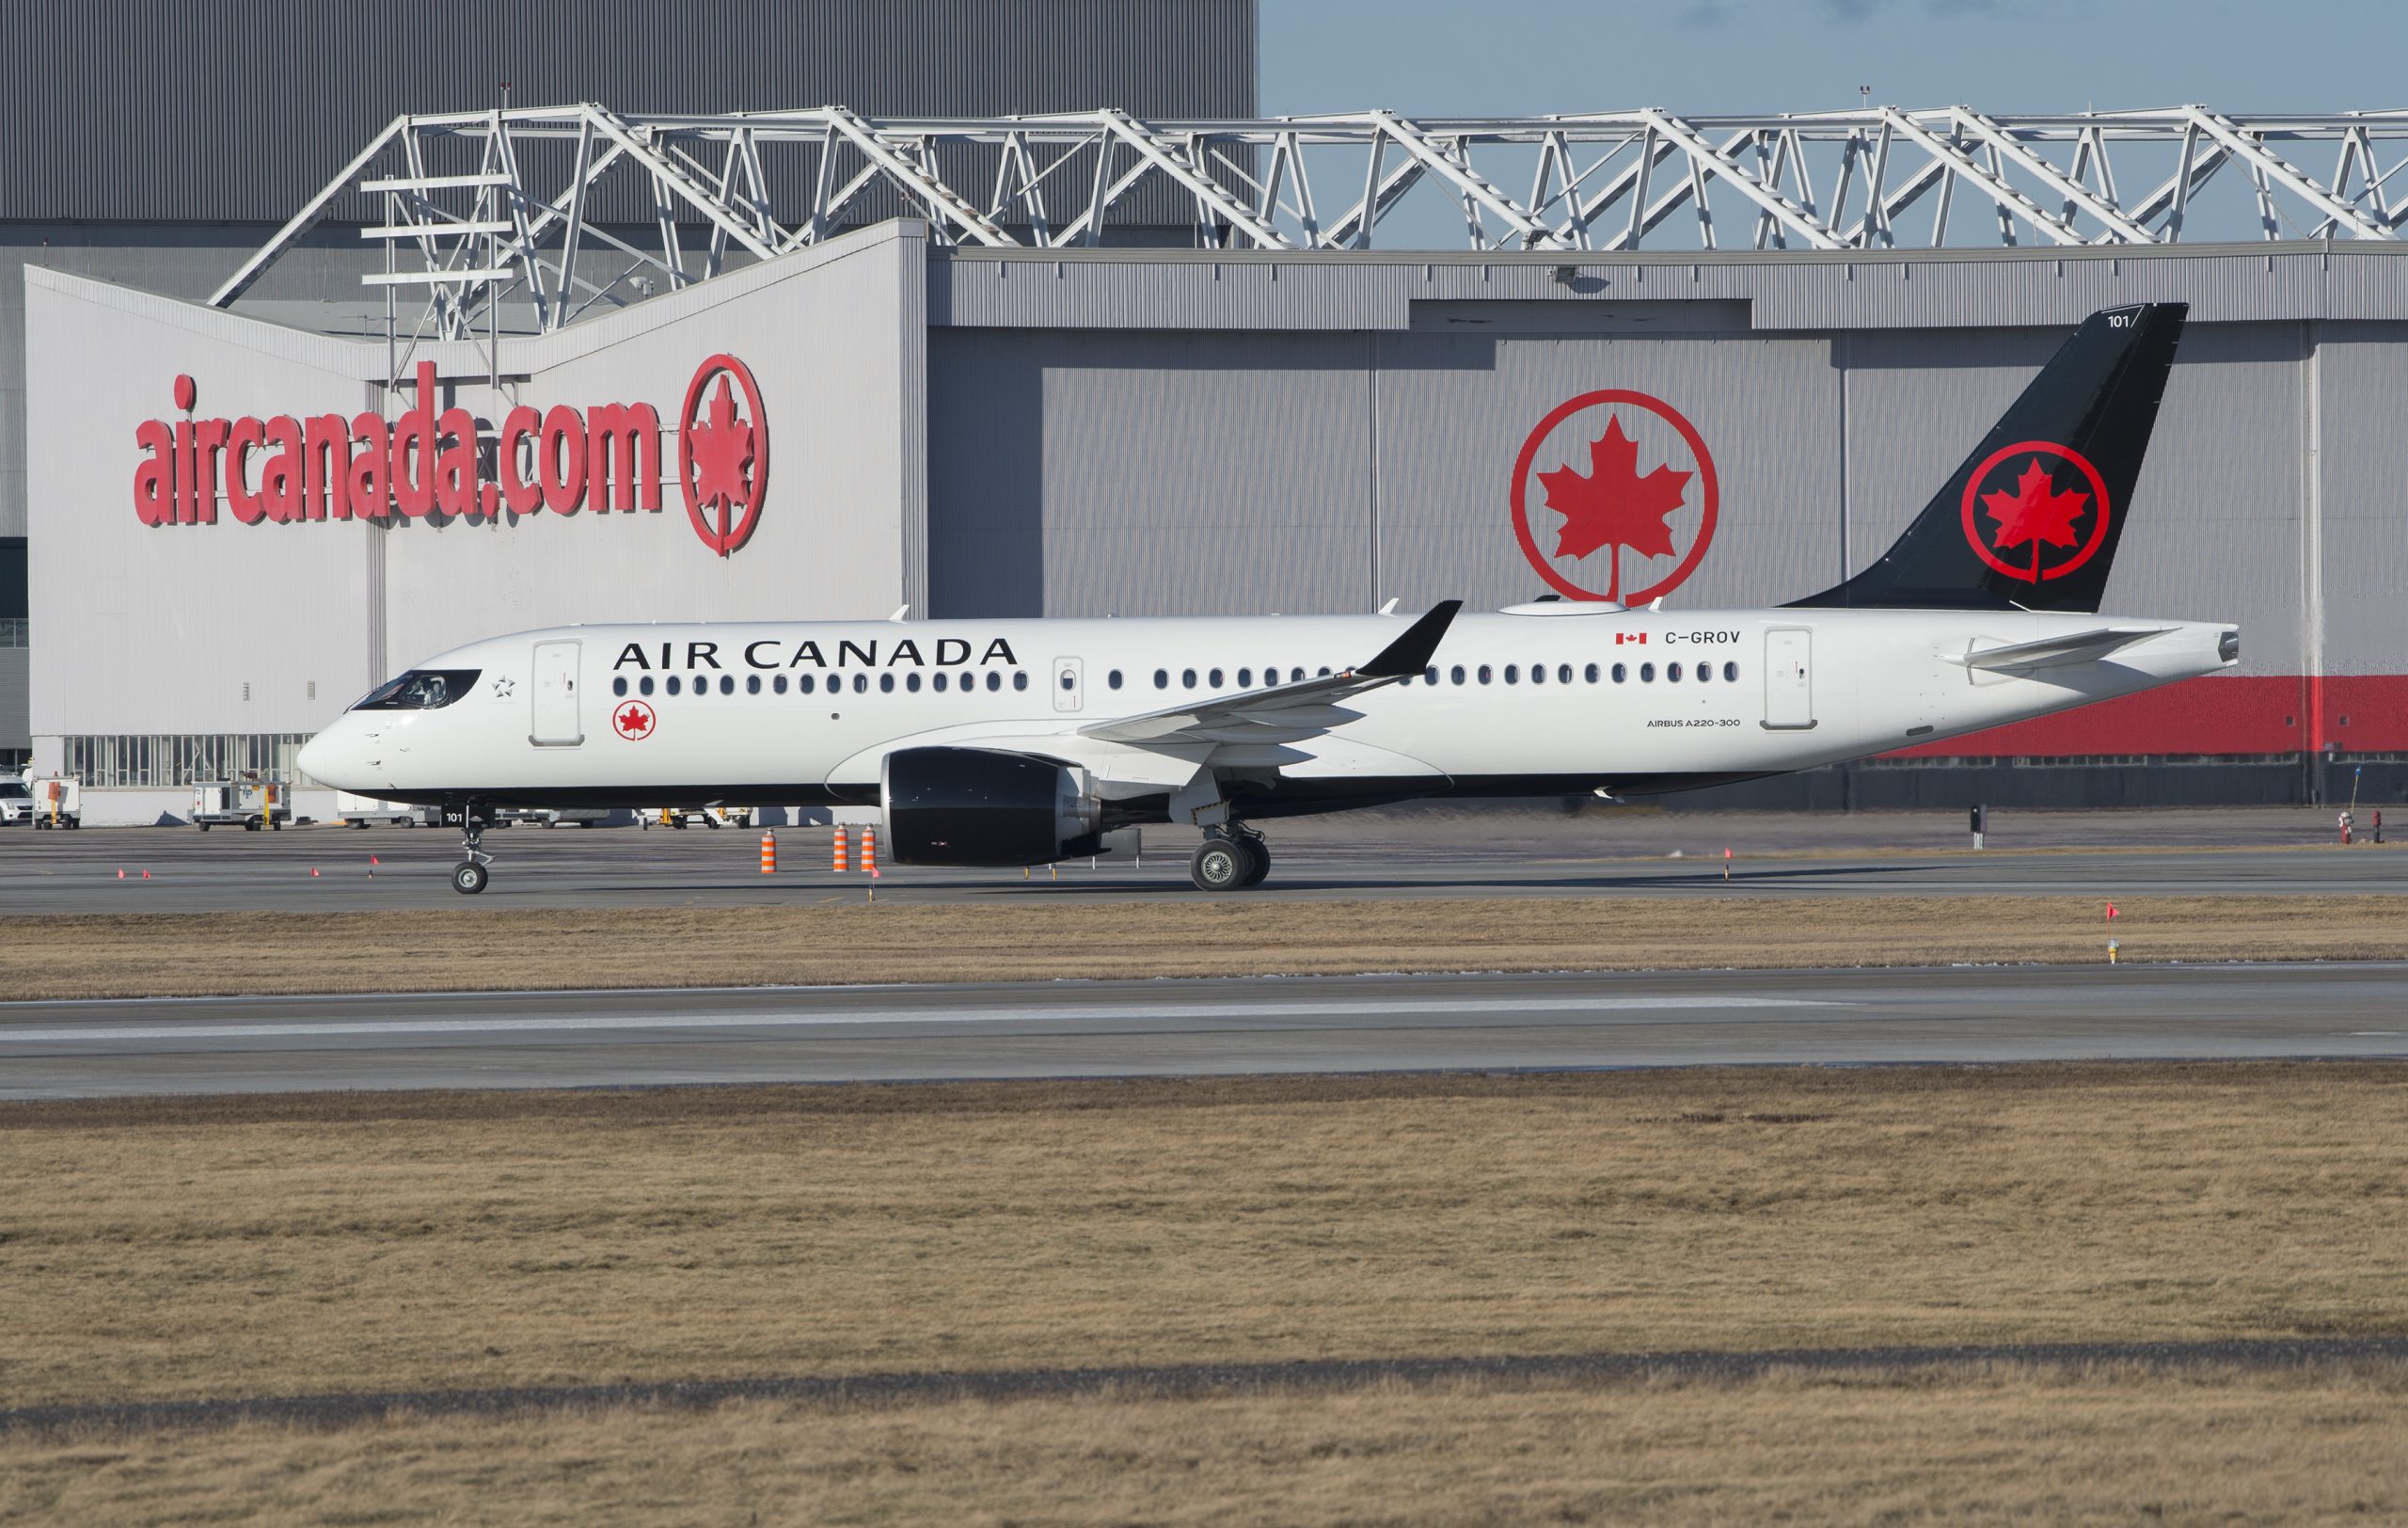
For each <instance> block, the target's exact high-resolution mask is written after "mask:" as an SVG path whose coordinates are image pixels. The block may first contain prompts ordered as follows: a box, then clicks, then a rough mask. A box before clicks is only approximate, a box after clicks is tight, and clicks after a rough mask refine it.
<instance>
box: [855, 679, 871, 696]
mask: <svg viewBox="0 0 2408 1528" xmlns="http://www.w3.org/2000/svg"><path fill="white" fill-rule="evenodd" d="M853 693H854V694H857V695H866V694H868V693H869V676H868V675H866V674H856V675H854V676H853Z"/></svg>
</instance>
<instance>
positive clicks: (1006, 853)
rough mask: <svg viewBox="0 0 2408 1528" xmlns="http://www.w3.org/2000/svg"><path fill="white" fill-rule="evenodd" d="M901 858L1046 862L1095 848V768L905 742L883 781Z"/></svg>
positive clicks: (892, 847) (882, 797)
mask: <svg viewBox="0 0 2408 1528" xmlns="http://www.w3.org/2000/svg"><path fill="white" fill-rule="evenodd" d="M879 801H880V804H881V805H882V806H883V807H884V809H885V813H886V832H887V838H888V843H889V852H890V853H891V854H892V855H893V857H894V859H895V863H897V864H899V865H1046V864H1050V863H1052V862H1053V861H1054V860H1058V859H1068V858H1069V857H1070V856H1072V855H1076V854H1088V853H1093V852H1095V849H1096V845H1097V842H1098V839H1097V829H1098V826H1099V820H1100V814H1101V804H1100V803H1099V802H1098V801H1097V800H1096V798H1095V796H1094V795H1093V794H1092V793H1091V792H1090V790H1089V789H1088V782H1087V779H1086V772H1085V771H1084V770H1078V769H1074V768H1072V767H1070V766H1069V765H1066V764H1062V763H1059V762H1057V761H1056V760H1054V759H1050V758H1039V757H1037V756H1034V755H1030V754H1012V753H1006V752H1004V751H1003V750H1001V749H994V748H903V749H898V750H896V751H895V752H894V753H892V754H889V755H887V756H886V766H885V769H884V770H883V772H882V773H881V777H880V780H879Z"/></svg>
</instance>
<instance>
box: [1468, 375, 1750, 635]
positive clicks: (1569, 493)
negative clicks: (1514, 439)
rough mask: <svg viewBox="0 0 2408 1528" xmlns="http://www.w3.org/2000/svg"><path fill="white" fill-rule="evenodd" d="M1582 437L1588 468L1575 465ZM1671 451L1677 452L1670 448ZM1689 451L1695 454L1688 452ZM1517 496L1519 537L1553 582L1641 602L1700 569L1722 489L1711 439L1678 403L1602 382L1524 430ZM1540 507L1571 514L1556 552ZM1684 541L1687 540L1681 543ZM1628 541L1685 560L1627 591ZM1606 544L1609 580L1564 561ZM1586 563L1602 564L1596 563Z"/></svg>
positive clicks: (1578, 595) (1631, 546)
mask: <svg viewBox="0 0 2408 1528" xmlns="http://www.w3.org/2000/svg"><path fill="white" fill-rule="evenodd" d="M1600 410H1603V411H1604V412H1605V414H1606V418H1605V419H1604V420H1603V421H1602V422H1600V421H1598V420H1597V419H1596V414H1597V412H1598V411H1600ZM1634 432H1636V433H1634ZM1667 432H1669V434H1668V433H1667ZM1674 441H1677V444H1674V443H1673V442H1674ZM1583 442H1585V443H1586V444H1587V446H1588V452H1589V470H1588V471H1586V472H1582V471H1581V470H1579V469H1578V468H1577V467H1576V466H1574V465H1572V463H1573V462H1575V461H1577V460H1578V454H1579V450H1580V446H1581V444H1582V443H1583ZM1642 447H1643V448H1644V449H1645V450H1646V453H1647V459H1648V462H1649V463H1650V466H1649V469H1648V470H1647V471H1645V472H1643V473H1642V472H1641V471H1640V470H1639V468H1640V452H1641V450H1642ZM1665 452H1671V453H1673V454H1671V455H1665V454H1663V453H1665ZM1542 453H1545V455H1544V456H1542ZM1681 453H1686V454H1687V460H1686V461H1683V460H1682V456H1681ZM1567 458H1569V459H1567ZM1542 460H1547V461H1556V462H1562V463H1564V465H1563V466H1560V467H1558V468H1555V469H1554V470H1550V471H1545V472H1542V471H1540V470H1538V467H1539V464H1540V462H1541V461H1542ZM1675 463H1680V465H1677V466H1676V465H1674V464H1675ZM1508 499H1509V501H1510V502H1511V504H1512V507H1513V536H1514V539H1515V540H1516V541H1517V542H1519V543H1520V544H1521V548H1522V555H1523V557H1524V558H1526V559H1528V560H1529V565H1530V567H1531V569H1532V570H1533V571H1534V572H1536V573H1537V574H1538V576H1539V577H1540V578H1541V579H1543V580H1545V581H1546V583H1547V585H1548V587H1550V588H1552V589H1554V590H1555V591H1556V592H1557V593H1559V594H1563V595H1568V596H1570V597H1572V598H1574V599H1609V600H1620V601H1624V602H1626V603H1629V604H1634V605H1637V604H1643V603H1645V602H1646V601H1648V600H1650V599H1654V598H1656V597H1658V596H1661V595H1665V594H1669V593H1670V592H1671V591H1672V590H1674V589H1677V588H1679V587H1680V586H1681V585H1682V584H1683V583H1685V582H1687V580H1688V577H1689V575H1690V574H1692V573H1694V572H1696V571H1697V568H1698V564H1699V563H1700V562H1701V561H1703V558H1704V556H1705V552H1706V549H1707V548H1708V547H1710V546H1712V545H1713V543H1714V526H1715V520H1716V518H1717V516H1718V512H1719V506H1720V504H1721V499H1722V494H1721V488H1720V486H1719V480H1718V479H1717V477H1716V474H1715V470H1714V457H1713V455H1712V454H1710V453H1709V452H1707V450H1706V449H1705V439H1704V438H1703V436H1701V435H1699V434H1698V432H1697V426H1696V425H1694V424H1691V423H1690V422H1688V421H1687V419H1686V418H1684V417H1683V416H1682V414H1681V411H1680V410H1679V409H1677V408H1674V407H1673V406H1671V404H1668V403H1666V402H1665V401H1664V400H1663V399H1661V398H1656V397H1651V396H1649V395H1648V394H1646V393H1644V392H1635V391H1633V390H1630V389H1628V388H1600V389H1599V390H1596V391H1594V392H1583V393H1580V394H1578V395H1577V396H1576V397H1571V398H1566V399H1565V400H1564V401H1563V402H1561V403H1560V404H1558V405H1556V406H1554V407H1553V408H1551V409H1549V410H1548V411H1547V413H1546V416H1545V418H1544V419H1542V420H1540V421H1539V422H1538V423H1537V424H1536V425H1535V426H1534V427H1532V429H1531V430H1530V433H1529V435H1528V436H1526V437H1525V438H1523V440H1522V450H1521V454H1520V455H1519V456H1517V457H1516V458H1515V459H1514V462H1513V488H1512V491H1511V493H1510V494H1509V495H1508ZM1540 509H1548V510H1552V511H1554V512H1555V513H1556V514H1558V515H1560V516H1562V517H1563V523H1562V525H1561V526H1560V527H1559V528H1558V530H1557V533H1556V538H1555V549H1554V551H1553V552H1552V553H1550V552H1548V551H1547V550H1546V549H1544V548H1543V547H1542V546H1541V545H1540V542H1539V536H1538V534H1537V527H1535V526H1534V525H1533V524H1532V523H1531V521H1532V518H1533V517H1534V514H1535V512H1536V511H1538V510H1540ZM1675 510H1679V511H1681V512H1682V514H1681V517H1680V520H1679V523H1678V524H1677V525H1676V524H1674V522H1673V519H1672V513H1673V511H1675ZM1683 541H1686V545H1685V546H1684V545H1680V544H1679V543H1681V542H1683ZM1624 550H1629V551H1634V552H1637V553H1639V554H1640V556H1642V557H1649V558H1656V557H1672V558H1676V559H1677V561H1676V562H1675V563H1674V564H1673V565H1672V570H1671V572H1669V573H1665V574H1662V575H1661V576H1659V577H1656V579H1655V581H1654V582H1652V583H1649V584H1648V585H1647V586H1646V587H1644V588H1641V589H1636V590H1628V591H1625V590H1624V588H1623V581H1622V575H1623V567H1622V565H1623V561H1624V558H1623V553H1624ZM1599 551H1603V552H1605V553H1606V559H1605V561H1606V577H1605V579H1604V580H1602V582H1603V584H1604V587H1603V588H1602V589H1595V588H1584V587H1583V586H1582V585H1581V584H1580V583H1578V582H1576V581H1575V579H1574V575H1575V573H1576V572H1577V571H1579V570H1578V569H1576V568H1573V567H1570V566H1567V565H1565V560H1566V559H1573V558H1580V559H1586V558H1589V557H1591V556H1592V555H1593V554H1595V553H1597V552H1599ZM1585 566H1586V567H1588V568H1591V569H1593V567H1594V564H1593V563H1588V564H1585ZM1642 566H1644V565H1642ZM1646 576H1648V575H1646V574H1641V575H1640V577H1646ZM1591 577H1592V581H1596V580H1594V578H1593V574H1592V575H1591Z"/></svg>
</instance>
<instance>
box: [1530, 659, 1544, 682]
mask: <svg viewBox="0 0 2408 1528" xmlns="http://www.w3.org/2000/svg"><path fill="white" fill-rule="evenodd" d="M1530 682H1531V683H1532V684H1545V683H1546V665H1545V663H1532V664H1531V665H1530Z"/></svg>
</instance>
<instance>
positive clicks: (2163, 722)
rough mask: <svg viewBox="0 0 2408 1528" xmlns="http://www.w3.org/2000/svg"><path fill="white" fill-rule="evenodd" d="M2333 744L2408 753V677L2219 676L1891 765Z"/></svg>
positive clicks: (1983, 735) (1969, 737)
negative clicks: (1932, 760)
mask: <svg viewBox="0 0 2408 1528" xmlns="http://www.w3.org/2000/svg"><path fill="white" fill-rule="evenodd" d="M2328 745H2330V746H2333V747H2337V748H2338V749H2340V750H2341V751H2342V752H2344V753H2351V754H2364V753H2376V752H2390V751H2393V750H2400V749H2408V674H2349V675H2327V676H2324V677H2322V678H2316V679H2311V678H2309V677H2307V676H2303V675H2295V674H2294V675H2251V676H2222V675H2210V676H2206V677H2204V678H2197V679H2185V680H2184V681H2182V682H2181V683H2179V684H2170V685H2167V686H2165V687H2164V688H2163V689H2161V690H2151V691H2147V692H2144V693H2142V694H2137V695H2126V696H2125V697H2123V698H2122V699H2120V700H2107V701H2101V702H2099V704H2098V705H2096V706H2085V707H2083V708H2081V709H2079V710H2072V711H2066V712H2063V713H2061V714H2059V715H2056V716H2044V717H2041V718H2039V719H2038V720H2036V721H2032V722H2017V723H2015V724H2012V725H2008V726H2003V727H1992V728H1990V729H1989V730H1988V731H1987V732H1971V733H1967V734H1966V735H1965V736H1964V737H1961V738H1950V739H1948V740H1946V741H1944V742H1934V743H1925V744H1924V745H1923V746H1922V747H1919V748H1906V749H1901V750H1899V751H1898V752H1897V753H1895V754H1893V755H1890V757H1893V758H2005V757H2023V758H2063V757H2067V756H2074V755H2083V754H2296V753H2301V752H2303V751H2305V752H2314V751H2318V750H2321V749H2323V748H2324V747H2326V746H2328Z"/></svg>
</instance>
